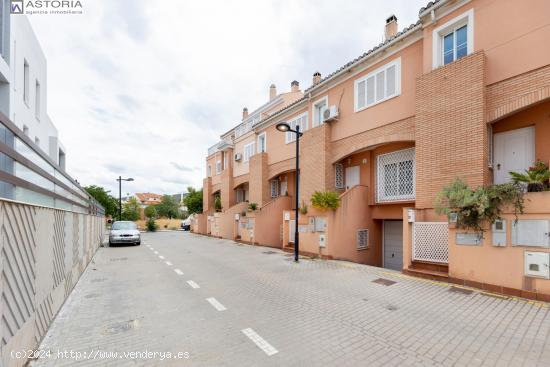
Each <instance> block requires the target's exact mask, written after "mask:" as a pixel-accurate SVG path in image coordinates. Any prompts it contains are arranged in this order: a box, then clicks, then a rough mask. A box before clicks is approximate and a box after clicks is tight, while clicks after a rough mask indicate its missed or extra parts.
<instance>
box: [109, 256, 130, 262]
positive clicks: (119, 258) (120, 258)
mask: <svg viewBox="0 0 550 367" xmlns="http://www.w3.org/2000/svg"><path fill="white" fill-rule="evenodd" d="M125 260H128V258H127V257H115V258H114V259H111V261H125Z"/></svg>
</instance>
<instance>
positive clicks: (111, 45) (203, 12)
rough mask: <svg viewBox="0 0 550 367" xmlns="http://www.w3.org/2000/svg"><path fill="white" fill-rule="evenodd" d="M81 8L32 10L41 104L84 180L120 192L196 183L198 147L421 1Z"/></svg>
mask: <svg viewBox="0 0 550 367" xmlns="http://www.w3.org/2000/svg"><path fill="white" fill-rule="evenodd" d="M81 2H82V4H83V6H84V15H70V16H67V15H65V16H61V15H59V16H51V15H48V16H44V15H33V16H29V18H30V20H31V23H32V24H33V27H34V29H35V33H36V34H37V37H38V39H39V41H40V43H41V44H42V48H43V49H44V52H45V54H46V57H47V59H48V68H49V75H48V93H49V95H48V109H49V114H50V116H51V118H52V120H53V121H54V123H55V124H56V126H57V127H58V129H59V131H60V134H61V140H62V142H63V143H64V144H65V146H66V148H67V155H68V157H67V160H68V171H69V172H70V173H71V174H72V175H73V176H74V177H75V178H77V179H78V180H79V181H80V182H81V183H83V184H85V185H88V184H100V185H105V186H107V187H108V188H110V189H112V190H113V192H118V187H117V184H116V181H115V179H116V177H118V175H119V174H121V175H123V176H131V177H134V178H135V181H134V182H129V183H124V188H123V191H124V193H125V192H135V191H153V192H159V193H174V192H180V191H183V190H185V188H186V186H187V185H194V186H197V187H199V186H200V185H201V184H202V178H203V176H204V171H205V169H204V168H203V167H204V159H205V155H206V151H207V148H208V147H209V146H210V145H212V144H214V143H215V142H216V141H217V139H218V137H219V135H220V134H221V133H223V132H225V131H227V130H228V129H230V128H231V127H232V126H234V125H235V124H236V123H238V122H239V120H240V116H241V111H242V107H244V106H248V107H249V110H252V109H254V108H255V107H257V106H259V105H260V104H262V103H263V102H265V101H266V98H267V96H268V86H269V85H270V84H271V83H275V84H276V85H277V87H278V90H279V91H287V90H288V89H289V88H290V82H291V81H292V80H294V79H296V80H298V81H300V85H301V88H302V89H304V88H306V87H308V86H309V85H310V83H311V75H312V74H313V72H314V71H317V70H319V71H320V72H321V73H322V74H323V75H326V74H327V73H330V72H332V71H333V70H335V69H337V68H339V67H340V66H341V65H343V64H345V63H346V62H348V61H349V60H351V59H354V58H355V57H357V56H358V55H360V54H362V53H363V52H365V51H366V50H368V49H370V48H371V47H373V46H374V45H376V44H378V43H379V42H381V41H382V35H383V27H384V21H385V18H386V17H387V16H388V15H390V14H392V13H395V14H396V15H397V17H398V19H399V24H400V29H401V28H403V27H405V26H408V25H409V24H411V23H414V22H416V20H417V16H418V10H419V9H420V7H421V6H423V5H425V1H423V0H413V1H411V0H393V1H377V2H374V1H369V2H362V1H352V0H344V1H326V2H320V1H314V0H303V1H295V0H282V1H277V2H274V1H260V0H256V1H252V0H250V1H222V0H220V1H180V0H163V1H161V2H150V1H143V0H82V1H81Z"/></svg>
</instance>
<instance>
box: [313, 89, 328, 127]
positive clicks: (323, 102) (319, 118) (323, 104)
mask: <svg viewBox="0 0 550 367" xmlns="http://www.w3.org/2000/svg"><path fill="white" fill-rule="evenodd" d="M327 108H328V97H323V98H321V99H320V100H318V101H316V102H315V103H313V113H312V116H313V121H312V122H311V127H312V128H313V127H316V126H320V125H321V124H322V123H323V113H324V112H325V110H326V109H327Z"/></svg>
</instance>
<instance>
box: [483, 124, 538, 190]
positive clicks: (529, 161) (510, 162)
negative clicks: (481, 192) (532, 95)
mask: <svg viewBox="0 0 550 367" xmlns="http://www.w3.org/2000/svg"><path fill="white" fill-rule="evenodd" d="M493 142H494V150H495V153H494V154H495V156H494V162H493V169H494V175H495V177H494V181H495V184H502V183H506V182H510V180H511V178H510V174H509V172H510V171H514V172H519V173H523V172H524V171H525V170H526V169H528V168H529V167H530V166H532V165H533V164H534V163H535V128H534V127H532V126H531V127H525V128H523V129H516V130H511V131H506V132H503V133H496V134H495V135H494V140H493Z"/></svg>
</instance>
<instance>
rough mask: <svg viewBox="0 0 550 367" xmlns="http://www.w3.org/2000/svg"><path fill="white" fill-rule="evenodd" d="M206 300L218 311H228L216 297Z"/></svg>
mask: <svg viewBox="0 0 550 367" xmlns="http://www.w3.org/2000/svg"><path fill="white" fill-rule="evenodd" d="M206 300H207V301H208V302H209V303H210V304H211V305H212V306H213V307H214V308H215V309H216V310H218V311H225V310H227V308H225V306H224V305H222V304H221V303H220V302H218V300H217V299H215V298H214V297H210V298H207V299H206Z"/></svg>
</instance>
